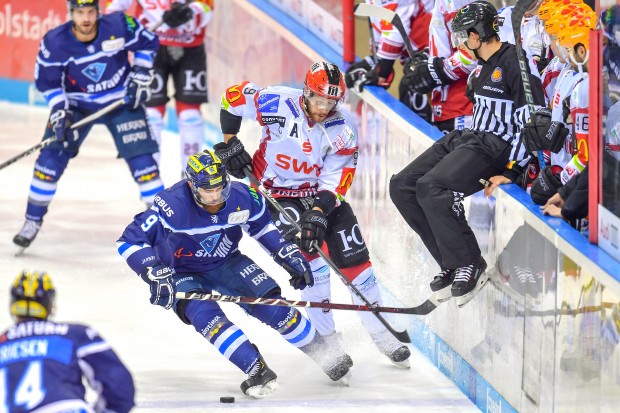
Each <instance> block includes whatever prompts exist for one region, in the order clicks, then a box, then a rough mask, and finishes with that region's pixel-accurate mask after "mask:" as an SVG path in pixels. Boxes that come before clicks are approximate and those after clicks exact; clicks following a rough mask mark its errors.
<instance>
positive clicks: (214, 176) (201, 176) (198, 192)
mask: <svg viewBox="0 0 620 413" xmlns="http://www.w3.org/2000/svg"><path fill="white" fill-rule="evenodd" d="M185 176H186V177H187V180H188V181H189V182H190V183H191V184H192V185H191V188H192V192H193V194H194V199H195V200H196V202H198V203H199V204H203V205H219V204H221V203H223V202H225V201H226V200H227V199H228V197H229V196H230V189H231V185H230V177H229V176H228V173H227V172H226V166H224V164H223V163H222V161H221V160H220V158H219V157H218V156H217V155H216V154H215V152H213V151H211V150H204V151H203V152H201V153H198V154H195V155H192V156H190V157H189V158H188V159H187V167H186V168H185Z"/></svg>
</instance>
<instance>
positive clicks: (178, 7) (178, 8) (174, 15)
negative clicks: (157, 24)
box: [162, 1, 194, 29]
mask: <svg viewBox="0 0 620 413" xmlns="http://www.w3.org/2000/svg"><path fill="white" fill-rule="evenodd" d="M184 6H185V3H179V2H176V1H175V2H174V3H172V8H171V9H170V10H166V11H165V12H164V14H163V15H162V20H163V21H164V23H166V24H167V25H168V27H170V28H173V29H174V28H177V27H179V26H180V25H182V24H185V23H187V22H188V21H190V20H191V19H192V17H194V11H193V10H192V8H191V7H189V6H185V7H184Z"/></svg>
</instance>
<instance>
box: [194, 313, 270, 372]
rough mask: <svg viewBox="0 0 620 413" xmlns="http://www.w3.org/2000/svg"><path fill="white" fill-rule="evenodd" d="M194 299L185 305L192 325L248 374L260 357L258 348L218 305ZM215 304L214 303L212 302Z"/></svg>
mask: <svg viewBox="0 0 620 413" xmlns="http://www.w3.org/2000/svg"><path fill="white" fill-rule="evenodd" d="M201 304H205V303H204V302H201V301H192V302H190V303H189V304H187V306H186V307H185V315H186V316H187V318H188V320H189V321H190V322H191V324H192V326H194V328H195V329H196V331H197V332H199V333H200V334H201V335H202V336H203V337H205V338H206V339H207V340H209V342H210V343H211V344H213V346H215V348H216V349H217V351H219V352H220V353H221V354H222V355H223V356H224V357H226V358H227V359H228V360H230V361H231V362H232V363H233V364H234V365H235V366H237V367H239V369H240V370H241V371H243V372H244V373H246V374H248V373H249V371H250V369H251V368H252V366H254V365H255V364H256V362H257V360H258V359H259V357H260V354H259V353H258V350H257V349H256V347H255V346H254V345H252V343H251V342H250V340H248V338H247V337H246V335H245V334H244V333H243V331H241V329H239V328H238V327H237V326H236V325H234V324H233V323H232V322H231V321H230V320H228V318H226V316H225V315H224V313H223V312H222V310H220V308H219V307H218V306H211V305H209V306H206V305H201ZM210 304H213V303H210Z"/></svg>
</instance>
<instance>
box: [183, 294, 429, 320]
mask: <svg viewBox="0 0 620 413" xmlns="http://www.w3.org/2000/svg"><path fill="white" fill-rule="evenodd" d="M175 298H176V299H177V300H206V301H223V302H228V303H237V304H239V303H243V304H253V305H275V306H282V307H300V308H325V309H329V310H348V311H372V312H373V313H396V314H414V315H426V314H428V312H426V311H427V307H424V308H422V306H418V307H410V308H401V307H379V306H370V307H369V306H367V305H356V304H338V303H330V302H323V301H322V302H316V301H301V300H287V299H285V298H260V297H258V298H253V297H239V296H234V295H221V294H202V293H176V294H175ZM431 311H432V310H431ZM429 312H430V311H429Z"/></svg>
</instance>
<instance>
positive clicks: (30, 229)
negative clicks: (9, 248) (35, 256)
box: [13, 219, 43, 255]
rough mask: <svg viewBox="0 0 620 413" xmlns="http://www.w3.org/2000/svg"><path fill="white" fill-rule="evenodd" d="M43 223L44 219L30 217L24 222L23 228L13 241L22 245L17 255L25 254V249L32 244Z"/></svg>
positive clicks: (19, 245)
mask: <svg viewBox="0 0 620 413" xmlns="http://www.w3.org/2000/svg"><path fill="white" fill-rule="evenodd" d="M42 223H43V222H42V221H39V222H37V221H32V220H30V219H27V220H26V222H24V226H23V227H22V229H21V230H20V231H19V233H18V234H17V235H15V237H14V238H13V243H14V244H15V245H17V246H18V247H20V250H19V251H18V252H17V254H15V255H21V254H23V252H24V250H25V249H26V248H28V247H29V246H30V244H31V243H32V241H34V239H35V238H36V236H37V234H38V233H39V229H41V224H42Z"/></svg>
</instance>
